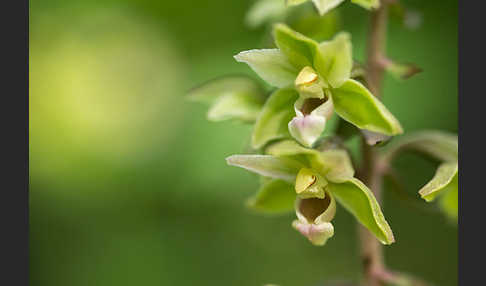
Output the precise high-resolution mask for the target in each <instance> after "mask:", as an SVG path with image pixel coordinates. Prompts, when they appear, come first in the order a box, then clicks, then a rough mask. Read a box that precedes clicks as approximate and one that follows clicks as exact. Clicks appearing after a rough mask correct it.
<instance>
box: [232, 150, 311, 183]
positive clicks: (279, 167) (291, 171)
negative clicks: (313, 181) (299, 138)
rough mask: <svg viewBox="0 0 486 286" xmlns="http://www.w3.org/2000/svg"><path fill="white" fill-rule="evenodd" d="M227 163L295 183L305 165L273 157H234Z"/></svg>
mask: <svg viewBox="0 0 486 286" xmlns="http://www.w3.org/2000/svg"><path fill="white" fill-rule="evenodd" d="M226 163H228V165H231V166H237V167H241V168H244V169H247V170H248V171H251V172H254V173H257V174H260V175H262V176H265V177H271V178H275V179H282V180H285V181H287V182H291V183H293V182H294V181H295V178H296V176H297V173H298V172H299V170H300V169H301V168H302V167H303V165H302V164H301V163H299V162H297V161H295V160H291V159H289V158H279V157H275V156H271V155H232V156H229V157H228V158H226Z"/></svg>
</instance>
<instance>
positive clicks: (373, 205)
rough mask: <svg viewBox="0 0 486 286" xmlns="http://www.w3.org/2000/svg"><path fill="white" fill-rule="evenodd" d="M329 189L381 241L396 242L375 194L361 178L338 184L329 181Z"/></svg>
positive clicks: (385, 242)
mask: <svg viewBox="0 0 486 286" xmlns="http://www.w3.org/2000/svg"><path fill="white" fill-rule="evenodd" d="M327 190H328V191H329V192H330V193H331V195H333V196H335V197H336V200H337V201H338V202H339V203H340V204H341V205H342V206H344V208H345V209H346V210H348V211H349V212H350V213H351V214H353V216H354V217H355V218H356V219H357V220H358V221H359V222H360V223H361V224H362V225H364V226H365V227H366V228H368V229H369V230H370V231H371V233H373V234H374V235H375V236H376V238H377V239H378V240H379V241H380V242H381V243H383V244H391V243H393V242H395V238H394V237H393V232H392V230H391V228H390V226H389V225H388V222H387V221H386V220H385V217H384V216H383V213H382V211H381V208H380V205H379V204H378V202H377V201H376V198H375V196H374V195H373V193H372V192H371V190H370V189H368V187H367V186H366V185H365V184H363V183H362V182H361V181H360V180H358V179H356V178H353V179H350V180H348V181H346V182H344V183H337V184H336V183H331V182H329V184H328V186H327Z"/></svg>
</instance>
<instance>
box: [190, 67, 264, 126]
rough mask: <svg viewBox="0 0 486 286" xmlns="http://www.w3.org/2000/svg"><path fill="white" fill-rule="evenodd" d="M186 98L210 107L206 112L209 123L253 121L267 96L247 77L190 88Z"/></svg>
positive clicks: (225, 79) (226, 79)
mask: <svg viewBox="0 0 486 286" xmlns="http://www.w3.org/2000/svg"><path fill="white" fill-rule="evenodd" d="M188 98H189V100H193V101H199V102H204V103H207V104H210V105H211V108H210V109H209V111H208V113H207V118H208V120H211V121H222V120H228V119H237V120H241V121H245V122H253V121H255V120H256V118H257V116H258V114H259V112H260V110H261V108H262V106H263V104H264V103H265V99H266V96H265V93H264V91H263V89H262V88H261V86H260V85H259V84H258V83H257V82H256V81H255V80H252V79H251V78H249V77H246V76H228V77H223V78H219V79H215V80H212V81H209V82H207V83H205V84H203V85H201V86H199V87H197V88H194V89H192V90H191V91H190V92H189V95H188Z"/></svg>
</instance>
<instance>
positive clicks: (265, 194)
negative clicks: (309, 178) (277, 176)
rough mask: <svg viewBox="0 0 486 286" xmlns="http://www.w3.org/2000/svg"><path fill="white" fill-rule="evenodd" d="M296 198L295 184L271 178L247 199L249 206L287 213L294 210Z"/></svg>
mask: <svg viewBox="0 0 486 286" xmlns="http://www.w3.org/2000/svg"><path fill="white" fill-rule="evenodd" d="M295 198H296V194H295V191H294V186H293V184H291V183H288V182H286V181H283V180H270V181H267V182H265V183H264V184H263V185H262V186H261V187H260V189H259V190H258V192H257V193H256V194H255V196H253V197H251V198H250V199H249V200H248V201H247V206H248V207H250V208H252V209H255V210H257V211H260V212H264V213H270V214H278V213H285V212H290V211H293V210H294V203H295Z"/></svg>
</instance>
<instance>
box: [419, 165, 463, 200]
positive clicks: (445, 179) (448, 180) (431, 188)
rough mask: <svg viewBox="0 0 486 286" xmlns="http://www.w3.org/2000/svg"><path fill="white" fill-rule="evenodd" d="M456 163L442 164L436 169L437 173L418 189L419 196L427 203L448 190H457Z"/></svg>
mask: <svg viewBox="0 0 486 286" xmlns="http://www.w3.org/2000/svg"><path fill="white" fill-rule="evenodd" d="M457 174H458V165H457V162H450V163H443V164H441V165H440V166H439V168H437V171H436V173H435V175H434V177H433V178H432V180H430V181H429V182H428V183H427V184H426V185H425V186H424V187H422V189H420V191H419V194H420V196H421V197H422V198H423V199H424V200H426V201H427V202H431V201H433V200H434V199H435V198H436V197H437V195H439V194H440V193H441V192H446V191H448V190H450V189H454V188H456V189H457V177H458V175H457Z"/></svg>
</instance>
